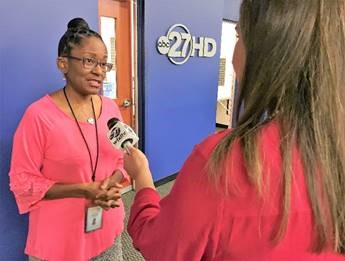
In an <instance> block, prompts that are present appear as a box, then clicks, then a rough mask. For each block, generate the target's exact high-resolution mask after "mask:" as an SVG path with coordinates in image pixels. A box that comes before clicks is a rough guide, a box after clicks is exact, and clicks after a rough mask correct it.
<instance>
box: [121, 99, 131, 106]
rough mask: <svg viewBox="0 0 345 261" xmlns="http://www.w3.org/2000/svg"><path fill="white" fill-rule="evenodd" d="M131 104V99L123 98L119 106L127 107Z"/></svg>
mask: <svg viewBox="0 0 345 261" xmlns="http://www.w3.org/2000/svg"><path fill="white" fill-rule="evenodd" d="M131 105H132V103H131V101H130V100H129V99H125V100H124V101H123V103H122V105H121V107H124V108H127V107H129V106H131Z"/></svg>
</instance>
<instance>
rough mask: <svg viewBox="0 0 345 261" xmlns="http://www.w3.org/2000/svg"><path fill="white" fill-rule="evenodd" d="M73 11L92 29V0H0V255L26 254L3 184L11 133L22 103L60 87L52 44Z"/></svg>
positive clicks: (21, 220)
mask: <svg viewBox="0 0 345 261" xmlns="http://www.w3.org/2000/svg"><path fill="white" fill-rule="evenodd" d="M76 16H81V17H84V18H86V20H87V21H88V22H89V25H90V27H92V28H95V29H97V28H98V5H97V0H91V1H90V0H89V1H85V0H73V1H70V0H59V1H52V0H51V1H47V0H35V1H22V0H2V1H1V7H0V24H1V29H0V30H1V40H0V157H1V160H0V224H1V225H0V260H9V261H20V260H27V259H26V257H25V256H24V254H23V252H24V245H25V241H26V227H27V216H26V215H24V216H19V214H18V212H17V207H16V205H15V202H14V198H13V196H12V193H11V192H10V191H9V187H8V169H9V162H10V153H11V146H12V136H13V132H14V130H15V128H16V126H17V124H18V122H19V120H20V118H21V116H22V114H23V112H24V110H25V108H26V107H27V105H28V104H30V103H31V102H33V101H34V100H36V99H38V98H39V97H41V96H43V95H44V94H46V93H49V92H52V91H54V90H55V89H58V88H60V87H62V85H63V81H62V77H61V75H60V74H59V73H58V71H57V68H56V65H55V60H56V56H57V45H58V40H59V39H60V37H61V36H62V34H63V33H64V32H65V29H66V24H67V22H68V21H69V20H70V19H71V18H72V17H76ZM57 243H58V242H57Z"/></svg>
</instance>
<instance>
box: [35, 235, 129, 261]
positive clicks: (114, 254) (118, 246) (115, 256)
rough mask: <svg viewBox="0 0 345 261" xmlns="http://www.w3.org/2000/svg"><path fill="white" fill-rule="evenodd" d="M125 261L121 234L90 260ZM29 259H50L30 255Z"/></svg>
mask: <svg viewBox="0 0 345 261" xmlns="http://www.w3.org/2000/svg"><path fill="white" fill-rule="evenodd" d="M110 260H111V261H123V257H122V243H121V236H118V237H117V238H116V239H115V242H114V244H113V245H112V246H111V247H110V248H108V249H107V250H106V251H104V252H103V253H101V254H100V255H99V256H96V257H93V258H91V259H90V261H110ZM29 261H48V260H42V259H38V258H36V257H33V256H29Z"/></svg>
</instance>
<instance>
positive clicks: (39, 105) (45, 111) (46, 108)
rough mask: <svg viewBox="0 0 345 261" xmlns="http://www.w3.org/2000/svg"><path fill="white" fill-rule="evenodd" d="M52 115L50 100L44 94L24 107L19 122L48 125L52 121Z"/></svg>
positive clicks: (52, 109) (52, 108)
mask: <svg viewBox="0 0 345 261" xmlns="http://www.w3.org/2000/svg"><path fill="white" fill-rule="evenodd" d="M54 115H55V114H54V107H53V104H52V101H51V100H50V97H49V96H48V95H45V96H43V97H42V98H40V99H38V100H36V101H34V102H33V103H31V104H30V105H29V106H28V107H27V108H26V110H25V112H24V115H23V117H22V119H21V123H20V124H21V125H23V124H29V125H31V124H36V125H42V124H44V125H47V126H50V125H52V124H53V123H54V117H55V116H54Z"/></svg>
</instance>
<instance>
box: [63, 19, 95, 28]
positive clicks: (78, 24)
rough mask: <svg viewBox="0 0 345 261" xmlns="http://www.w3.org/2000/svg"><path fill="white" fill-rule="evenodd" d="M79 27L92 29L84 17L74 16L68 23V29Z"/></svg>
mask: <svg viewBox="0 0 345 261" xmlns="http://www.w3.org/2000/svg"><path fill="white" fill-rule="evenodd" d="M77 28H80V29H88V30H89V29H90V28H89V25H88V24H87V22H86V21H85V20H84V19H83V18H80V17H77V18H73V19H72V20H71V21H69V22H68V24H67V29H68V30H71V29H77Z"/></svg>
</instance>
